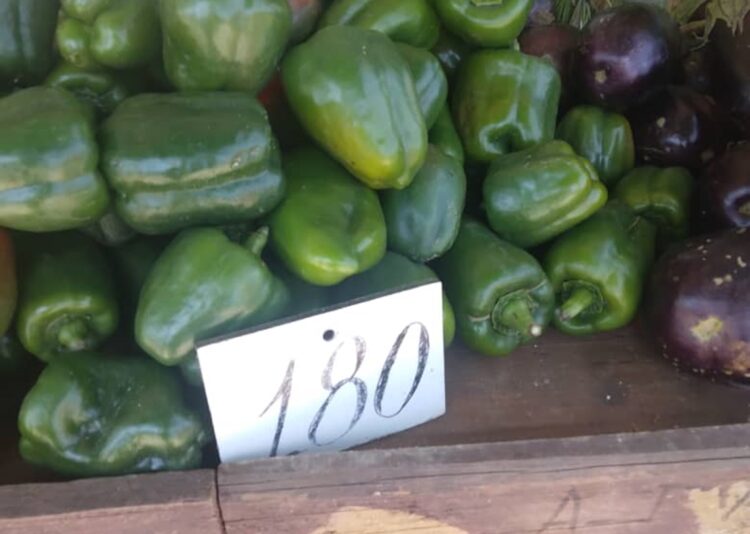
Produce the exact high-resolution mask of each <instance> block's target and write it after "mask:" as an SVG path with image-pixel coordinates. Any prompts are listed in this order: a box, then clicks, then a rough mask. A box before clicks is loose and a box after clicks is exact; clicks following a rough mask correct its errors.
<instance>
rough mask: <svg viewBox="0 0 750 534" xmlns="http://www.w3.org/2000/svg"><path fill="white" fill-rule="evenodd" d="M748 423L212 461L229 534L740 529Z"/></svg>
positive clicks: (747, 474)
mask: <svg viewBox="0 0 750 534" xmlns="http://www.w3.org/2000/svg"><path fill="white" fill-rule="evenodd" d="M748 444H750V425H740V426H732V427H723V428H718V427H717V428H706V429H689V430H676V431H663V432H653V433H647V434H620V435H612V436H597V437H584V438H573V439H555V440H538V441H527V442H512V443H495V444H484V445H461V446H452V447H437V448H433V447H431V448H422V449H402V450H391V451H377V450H374V451H366V452H356V453H354V452H351V453H340V454H327V455H314V456H299V457H293V458H283V459H272V460H262V461H256V462H251V463H249V464H246V465H241V466H223V467H221V468H220V470H219V500H220V503H221V508H222V514H223V517H224V521H225V528H226V531H227V532H228V533H230V534H231V533H240V532H243V533H244V532H257V533H264V532H268V533H274V534H297V533H300V534H301V533H305V534H311V533H312V534H324V533H336V534H347V533H355V532H356V533H359V534H375V533H379V534H388V533H414V532H431V533H432V532H436V533H443V534H462V533H472V534H474V533H480V534H481V533H487V534H490V533H491V534H517V533H518V534H520V533H537V534H542V533H545V532H565V533H578V534H621V533H630V532H633V533H635V532H637V533H639V534H640V533H654V534H657V533H658V534H664V533H680V534H707V533H719V532H721V533H727V534H728V533H737V534H739V533H744V532H750V446H749V445H748Z"/></svg>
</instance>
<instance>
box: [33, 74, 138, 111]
mask: <svg viewBox="0 0 750 534" xmlns="http://www.w3.org/2000/svg"><path fill="white" fill-rule="evenodd" d="M44 85H47V86H49V87H59V88H61V89H65V90H66V91H69V92H71V93H73V94H74V95H75V96H76V97H77V98H78V99H79V100H81V101H82V102H83V103H85V104H88V105H90V106H92V107H93V108H94V110H95V111H96V114H97V116H98V117H100V118H101V117H106V116H108V115H110V114H111V113H112V112H113V111H114V110H115V108H116V107H117V106H118V105H119V104H120V103H121V102H122V101H123V100H125V99H126V98H128V97H129V96H132V95H133V94H134V93H135V92H136V91H137V89H138V87H137V86H136V84H133V83H129V81H128V80H126V79H125V78H124V76H122V75H121V74H120V73H116V72H115V71H109V70H105V69H101V68H98V67H91V68H81V67H77V66H75V65H73V64H72V63H60V64H59V65H58V66H57V67H56V68H55V70H53V71H52V72H51V73H50V75H49V76H48V77H47V79H46V80H45V81H44Z"/></svg>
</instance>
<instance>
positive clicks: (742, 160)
mask: <svg viewBox="0 0 750 534" xmlns="http://www.w3.org/2000/svg"><path fill="white" fill-rule="evenodd" d="M701 189H702V193H703V194H702V195H701V199H702V201H703V203H704V206H703V214H702V215H703V216H704V218H706V219H708V221H709V224H710V225H711V226H713V227H718V228H731V227H736V228H750V140H748V141H744V142H742V143H738V144H736V145H732V146H730V147H729V148H728V149H727V151H726V152H725V153H724V155H722V156H721V157H720V158H719V159H717V160H716V161H715V162H714V163H713V164H712V165H711V166H710V167H709V168H708V169H707V170H706V173H705V175H704V176H703V180H701ZM748 255H750V252H749V253H748ZM746 298H747V300H750V295H748V296H747V297H746Z"/></svg>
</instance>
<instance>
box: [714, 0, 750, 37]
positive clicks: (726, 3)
mask: <svg viewBox="0 0 750 534" xmlns="http://www.w3.org/2000/svg"><path fill="white" fill-rule="evenodd" d="M748 13H750V2H748V0H711V1H710V2H709V3H708V4H707V5H706V29H705V34H704V35H705V36H706V37H708V35H710V34H711V30H713V29H714V26H715V25H716V23H717V22H719V21H720V20H721V21H724V22H725V23H726V25H727V26H728V27H729V29H730V30H732V33H737V32H741V31H742V29H743V28H742V26H743V21H744V19H745V17H746V16H747V15H748Z"/></svg>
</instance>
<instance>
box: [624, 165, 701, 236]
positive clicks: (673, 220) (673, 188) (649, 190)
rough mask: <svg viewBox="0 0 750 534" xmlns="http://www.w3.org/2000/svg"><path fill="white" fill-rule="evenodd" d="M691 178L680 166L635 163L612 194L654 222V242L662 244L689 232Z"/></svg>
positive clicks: (692, 189) (693, 184)
mask: <svg viewBox="0 0 750 534" xmlns="http://www.w3.org/2000/svg"><path fill="white" fill-rule="evenodd" d="M694 190H695V181H694V180H693V176H692V175H691V174H690V172H689V171H688V170H687V169H683V168H682V167H667V168H659V167H651V166H646V167H637V168H636V169H633V170H632V171H630V172H629V173H628V174H626V175H625V177H624V178H623V179H622V180H620V182H619V183H618V184H617V187H616V188H615V191H614V197H615V198H617V199H619V200H621V201H623V202H624V203H625V204H627V205H628V206H630V207H631V208H632V209H633V210H635V212H636V213H638V214H639V215H641V216H642V217H643V218H644V219H646V220H648V221H650V222H651V223H652V224H653V225H655V226H656V232H657V236H656V238H657V243H658V245H659V248H664V247H665V246H666V245H668V244H669V243H672V242H674V241H678V240H680V239H683V238H685V237H687V236H688V234H689V233H690V212H691V208H692V202H693V191H694Z"/></svg>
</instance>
